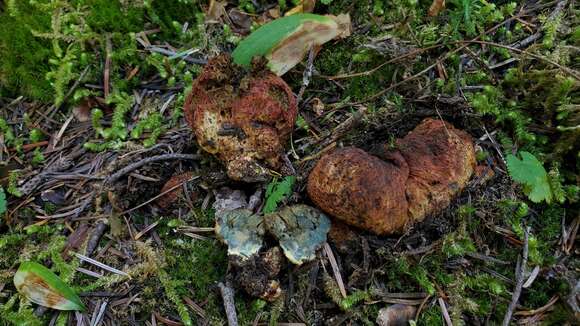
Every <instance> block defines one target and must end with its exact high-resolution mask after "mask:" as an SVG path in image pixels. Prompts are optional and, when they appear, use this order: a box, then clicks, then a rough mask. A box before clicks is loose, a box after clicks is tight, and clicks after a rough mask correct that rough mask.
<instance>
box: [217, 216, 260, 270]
mask: <svg viewBox="0 0 580 326" xmlns="http://www.w3.org/2000/svg"><path fill="white" fill-rule="evenodd" d="M262 221H263V218H262V216H260V215H257V214H253V213H252V211H250V210H247V209H243V208H237V209H234V210H227V211H223V212H220V214H216V226H215V233H216V235H217V236H218V238H219V239H220V240H221V241H222V242H223V243H225V244H226V245H227V246H228V255H230V256H239V257H240V258H241V259H242V260H244V259H247V258H249V257H251V256H253V255H255V254H257V253H258V252H259V251H260V248H262V245H263V243H264V240H263V238H264V227H263V226H262V225H263V224H262Z"/></svg>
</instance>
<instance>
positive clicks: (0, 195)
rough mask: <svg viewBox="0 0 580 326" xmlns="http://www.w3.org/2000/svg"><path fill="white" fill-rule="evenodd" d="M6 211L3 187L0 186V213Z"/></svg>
mask: <svg viewBox="0 0 580 326" xmlns="http://www.w3.org/2000/svg"><path fill="white" fill-rule="evenodd" d="M4 212H6V194H5V193H4V188H2V187H0V214H4Z"/></svg>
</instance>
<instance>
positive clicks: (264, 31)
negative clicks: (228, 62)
mask: <svg viewBox="0 0 580 326" xmlns="http://www.w3.org/2000/svg"><path fill="white" fill-rule="evenodd" d="M350 29H351V26H350V16H349V15H348V14H347V15H339V16H321V15H315V14H294V15H290V16H286V17H282V18H280V19H276V20H274V21H271V22H269V23H267V24H266V25H263V26H261V27H260V28H258V29H257V30H256V31H254V32H253V33H252V34H250V35H249V36H248V37H247V38H245V39H244V40H243V41H242V42H240V44H239V45H238V47H237V48H236V49H235V50H234V52H233V53H232V57H233V58H234V62H235V63H237V64H239V65H242V66H246V67H249V66H250V65H251V63H252V59H253V58H254V57H260V56H264V57H265V58H266V59H267V60H268V67H269V68H270V70H272V71H273V72H274V73H275V74H277V75H278V76H281V75H283V74H284V73H286V72H287V71H288V70H290V69H292V67H294V66H295V65H297V64H298V63H299V62H300V61H302V59H303V58H304V56H305V55H306V53H307V52H308V51H309V50H310V49H311V48H315V47H318V46H320V45H322V44H324V43H326V42H328V41H330V40H332V39H334V38H337V37H340V38H344V37H347V36H349V35H350V32H351V30H350Z"/></svg>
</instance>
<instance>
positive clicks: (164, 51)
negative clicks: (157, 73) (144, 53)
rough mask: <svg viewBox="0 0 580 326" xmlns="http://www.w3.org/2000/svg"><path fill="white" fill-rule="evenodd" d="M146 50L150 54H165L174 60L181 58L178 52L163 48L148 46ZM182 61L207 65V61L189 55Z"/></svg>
mask: <svg viewBox="0 0 580 326" xmlns="http://www.w3.org/2000/svg"><path fill="white" fill-rule="evenodd" d="M145 49H146V50H148V51H150V52H155V53H159V54H163V55H166V56H169V57H172V58H177V57H178V56H179V53H177V52H173V51H171V50H167V49H163V48H159V47H156V46H147V47H145ZM181 59H183V60H184V61H186V62H188V63H193V64H197V65H205V64H207V60H205V59H196V58H191V57H189V55H187V56H183V57H181Z"/></svg>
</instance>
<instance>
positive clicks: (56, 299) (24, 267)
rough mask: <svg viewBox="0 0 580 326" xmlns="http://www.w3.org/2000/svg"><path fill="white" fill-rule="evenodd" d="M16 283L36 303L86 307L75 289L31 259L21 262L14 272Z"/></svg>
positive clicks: (82, 308)
mask: <svg viewBox="0 0 580 326" xmlns="http://www.w3.org/2000/svg"><path fill="white" fill-rule="evenodd" d="M14 285H15V286H16V289H17V290H18V292H20V294H22V295H23V296H24V297H26V298H27V299H28V300H30V301H31V302H34V303H36V304H39V305H42V306H45V307H49V308H53V309H57V310H79V311H84V310H85V309H86V308H85V305H84V304H83V302H82V301H81V299H80V298H79V297H78V295H77V294H76V293H75V292H74V291H73V289H71V288H70V287H69V286H68V285H67V284H66V283H64V282H63V281H62V280H61V279H60V278H59V277H58V276H56V275H55V274H54V273H53V272H52V271H51V270H49V269H48V268H46V267H44V266H42V265H40V264H38V263H35V262H30V261H29V262H23V263H22V264H20V267H19V268H18V271H17V272H16V274H14Z"/></svg>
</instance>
